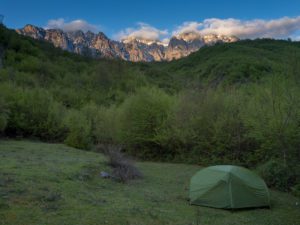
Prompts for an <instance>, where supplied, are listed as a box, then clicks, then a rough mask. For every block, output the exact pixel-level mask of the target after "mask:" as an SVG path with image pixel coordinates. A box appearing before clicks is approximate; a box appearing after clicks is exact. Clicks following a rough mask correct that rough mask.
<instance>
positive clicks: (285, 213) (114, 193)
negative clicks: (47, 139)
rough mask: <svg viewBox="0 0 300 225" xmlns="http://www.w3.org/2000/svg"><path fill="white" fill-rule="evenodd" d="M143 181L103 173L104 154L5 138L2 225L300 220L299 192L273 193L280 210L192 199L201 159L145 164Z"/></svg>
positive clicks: (282, 224) (273, 224) (277, 224)
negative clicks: (198, 204)
mask: <svg viewBox="0 0 300 225" xmlns="http://www.w3.org/2000/svg"><path fill="white" fill-rule="evenodd" d="M138 167H139V168H140V169H141V170H142V172H143V173H144V176H145V177H144V179H143V180H137V181H133V182H130V183H129V184H121V183H116V182H114V181H112V180H109V179H102V178H101V177H100V176H99V173H100V171H102V170H104V171H109V170H110V169H109V167H108V166H107V165H106V161H105V158H104V157H103V156H102V155H101V154H97V153H93V152H86V151H80V150H76V149H73V148H70V147H66V146H65V145H62V144H45V143H38V142H29V141H1V142H0V225H4V224H5V225H29V224H30V225H41V224H43V225H47V224H49V225H50V224H51V225H56V224H57V225H63V224H66V225H70V224H72V225H88V224H90V225H96V224H99V225H100V224H101V225H102V224H118V225H123V224H124V225H127V224H128V225H129V224H130V225H145V224H149V225H150V224H151V225H155V224H163V225H166V224H174V225H176V224H178V225H192V224H201V225H206V224H207V225H209V224H213V225H221V224H222V225H234V224H236V225H238V224H239V225H240V224H249V225H252V224H253V225H254V224H255V225H268V224H270V225H298V224H300V206H297V205H296V202H300V201H299V199H297V198H295V197H293V196H291V195H289V194H285V193H280V192H275V191H272V192H271V197H272V205H273V207H272V209H271V210H269V209H255V210H242V211H233V212H231V211H226V210H217V209H211V208H205V207H196V206H190V205H189V204H188V202H187V200H186V198H187V193H188V185H189V179H190V177H191V176H192V175H193V174H194V173H195V172H196V171H197V170H198V169H199V167H197V166H192V165H183V164H167V163H152V162H143V163H138Z"/></svg>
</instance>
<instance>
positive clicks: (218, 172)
mask: <svg viewBox="0 0 300 225" xmlns="http://www.w3.org/2000/svg"><path fill="white" fill-rule="evenodd" d="M189 195H190V196H189V197H190V203H191V204H194V205H202V206H208V207H214V208H224V209H239V208H250V207H263V206H270V197H269V191H268V187H267V185H266V183H265V182H264V181H263V179H261V178H260V177H259V176H258V175H256V174H255V173H253V172H251V171H250V170H248V169H246V168H243V167H239V166H231V165H220V166H211V167H207V168H204V169H202V170H200V171H199V172H197V173H196V174H195V175H194V176H193V177H192V179H191V184H190V193H189Z"/></svg>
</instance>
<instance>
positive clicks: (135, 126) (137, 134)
mask: <svg viewBox="0 0 300 225" xmlns="http://www.w3.org/2000/svg"><path fill="white" fill-rule="evenodd" d="M172 104H173V99H172V97H170V96H169V95H167V94H166V93H164V92H163V91H161V90H160V89H157V88H143V89H141V90H139V91H138V92H137V93H136V94H135V95H132V96H130V97H129V98H127V99H126V100H125V102H124V103H123V104H122V105H121V106H120V108H121V109H120V141H121V142H122V143H124V144H125V145H126V146H127V148H128V149H129V151H131V152H132V153H133V154H136V155H139V156H141V157H145V158H146V157H150V156H152V157H155V156H157V155H159V154H160V153H161V154H163V152H160V153H158V152H156V151H162V148H161V145H160V135H161V132H162V129H163V126H164V123H165V121H166V120H167V118H168V116H169V114H170V111H171V108H172Z"/></svg>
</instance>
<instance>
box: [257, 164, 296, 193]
mask: <svg viewBox="0 0 300 225" xmlns="http://www.w3.org/2000/svg"><path fill="white" fill-rule="evenodd" d="M258 170H259V173H260V174H261V176H262V177H263V178H264V180H265V181H266V183H267V185H268V186H269V187H274V188H276V189H278V190H281V191H289V190H290V189H291V187H293V186H294V185H295V184H296V182H299V175H300V170H299V168H298V169H297V168H295V167H294V168H293V167H292V166H289V165H284V164H283V163H282V162H280V161H278V160H270V161H268V162H266V163H265V164H264V165H262V166H260V167H259V169H258ZM298 185H299V184H298ZM294 187H295V188H296V186H294Z"/></svg>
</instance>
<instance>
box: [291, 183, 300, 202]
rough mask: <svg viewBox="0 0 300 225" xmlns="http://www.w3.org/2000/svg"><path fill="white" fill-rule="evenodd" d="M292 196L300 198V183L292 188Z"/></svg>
mask: <svg viewBox="0 0 300 225" xmlns="http://www.w3.org/2000/svg"><path fill="white" fill-rule="evenodd" d="M292 194H293V195H295V196H296V197H299V198H300V183H299V184H296V185H295V186H294V187H292Z"/></svg>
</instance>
